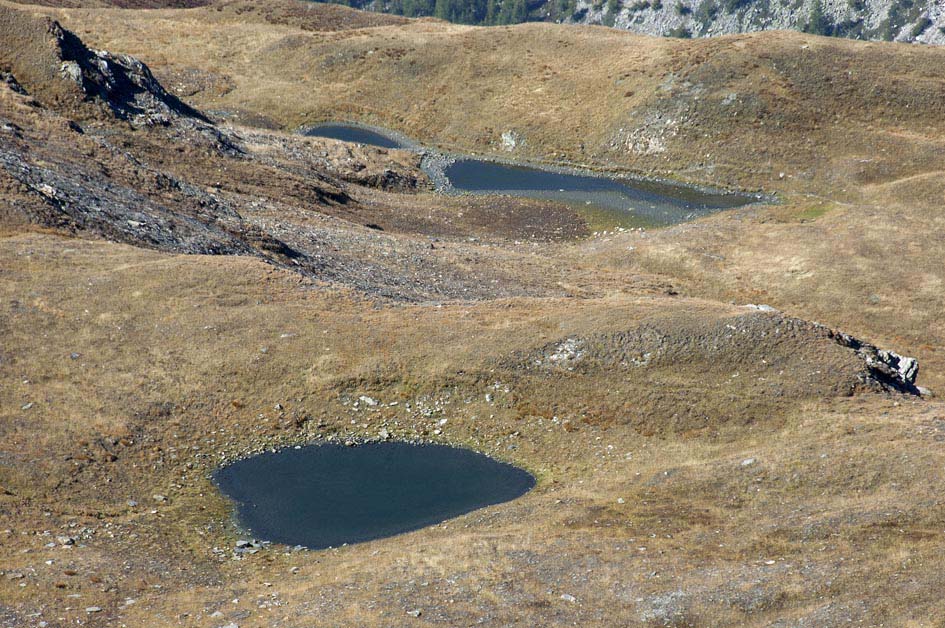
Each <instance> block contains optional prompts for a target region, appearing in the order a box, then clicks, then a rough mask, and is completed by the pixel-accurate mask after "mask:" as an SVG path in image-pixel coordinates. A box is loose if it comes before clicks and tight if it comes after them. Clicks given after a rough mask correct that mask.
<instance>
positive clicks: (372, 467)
mask: <svg viewBox="0 0 945 628" xmlns="http://www.w3.org/2000/svg"><path fill="white" fill-rule="evenodd" d="M214 481H215V482H216V483H217V485H218V486H219V487H220V489H221V490H222V491H223V493H224V494H225V495H227V496H228V497H229V498H230V499H232V500H233V501H234V502H235V503H236V507H237V515H238V518H239V521H240V523H241V525H242V526H243V527H245V528H247V529H248V530H249V531H250V532H252V533H253V534H254V535H256V536H257V537H258V538H260V539H264V540H267V541H272V542H276V543H285V544H287V545H303V546H305V547H309V548H312V549H321V548H325V547H337V546H339V545H342V544H344V543H358V542H361V541H369V540H371V539H378V538H382V537H387V536H393V535H395V534H400V533H402V532H407V531H410V530H416V529H418V528H422V527H424V526H428V525H432V524H436V523H440V522H442V521H444V520H445V519H449V518H451V517H456V516H458V515H461V514H464V513H467V512H470V511H472V510H476V509H477V508H482V507H484V506H489V505H492V504H498V503H501V502H506V501H509V500H512V499H515V498H516V497H519V496H520V495H523V494H525V493H526V492H528V491H529V490H530V489H531V488H532V487H533V486H534V485H535V479H534V478H533V477H532V476H531V475H530V474H529V473H527V472H525V471H523V470H522V469H519V468H517V467H513V466H512V465H509V464H505V463H502V462H498V461H496V460H493V459H492V458H489V457H487V456H484V455H482V454H479V453H476V452H474V451H470V450H468V449H458V448H455V447H447V446H443V445H412V444H409V443H368V444H364V445H359V446H356V447H345V446H343V445H310V446H306V447H302V448H300V449H283V450H281V451H277V452H274V453H264V454H260V455H257V456H253V457H251V458H247V459H245V460H240V461H238V462H235V463H233V464H231V465H228V466H226V467H223V468H221V469H219V470H218V471H217V472H216V473H215V474H214Z"/></svg>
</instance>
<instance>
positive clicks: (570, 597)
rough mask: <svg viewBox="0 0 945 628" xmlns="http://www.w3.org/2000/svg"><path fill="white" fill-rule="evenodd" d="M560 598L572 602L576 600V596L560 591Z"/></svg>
mask: <svg viewBox="0 0 945 628" xmlns="http://www.w3.org/2000/svg"><path fill="white" fill-rule="evenodd" d="M561 599H562V600H564V601H565V602H572V603H574V602H577V598H576V597H574V596H573V595H571V594H570V593H562V594H561Z"/></svg>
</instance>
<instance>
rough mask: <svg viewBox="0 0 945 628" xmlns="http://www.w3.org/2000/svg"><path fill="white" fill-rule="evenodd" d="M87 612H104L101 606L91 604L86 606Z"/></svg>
mask: <svg viewBox="0 0 945 628" xmlns="http://www.w3.org/2000/svg"><path fill="white" fill-rule="evenodd" d="M85 612H86V613H101V612H102V607H101V606H89V607H86V609H85Z"/></svg>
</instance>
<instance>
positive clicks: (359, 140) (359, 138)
mask: <svg viewBox="0 0 945 628" xmlns="http://www.w3.org/2000/svg"><path fill="white" fill-rule="evenodd" d="M303 134H304V135H308V136H311V137H327V138H329V139H333V140H341V141H342V142H353V143H355V144H370V145H371V146H380V147H381V148H406V145H405V144H404V143H403V142H399V141H398V140H396V139H394V138H393V137H389V136H387V135H384V134H383V133H380V132H378V131H372V130H370V129H366V128H364V127H359V126H354V125H351V124H333V123H328V124H319V125H317V126H313V127H309V128H307V129H305V130H304V131H303Z"/></svg>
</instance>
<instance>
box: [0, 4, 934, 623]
mask: <svg viewBox="0 0 945 628" xmlns="http://www.w3.org/2000/svg"><path fill="white" fill-rule="evenodd" d="M11 6H12V5H2V7H0V9H2V11H0V24H6V25H10V29H7V28H4V29H2V30H0V35H2V37H3V38H4V39H3V40H2V41H0V72H10V73H11V75H10V76H6V75H5V76H4V81H3V82H0V338H2V342H0V441H2V443H3V445H2V446H0V570H2V571H3V576H2V577H0V625H4V626H5V625H10V626H19V625H30V624H32V623H38V622H39V621H46V622H48V624H49V625H65V624H73V623H76V622H84V623H86V624H91V625H119V624H125V625H135V626H137V625H186V626H212V627H217V626H221V625H225V624H227V623H229V622H234V623H237V624H238V625H239V626H241V627H245V626H268V625H286V626H311V625H322V624H324V625H377V626H388V625H405V624H408V623H417V624H418V625H419V624H424V623H439V624H442V625H471V624H474V623H486V624H492V625H572V624H575V623H577V624H579V625H652V626H666V625H677V626H682V625H752V626H754V625H757V626H760V625H769V624H777V623H779V622H780V623H782V624H795V623H796V624H803V623H806V624H811V625H837V624H841V623H843V624H846V623H849V622H860V623H864V624H880V623H885V624H887V625H916V626H920V625H932V624H934V622H935V621H936V618H937V617H940V616H942V614H943V612H945V608H943V602H942V600H941V596H940V595H938V591H939V590H940V589H941V587H942V585H943V577H942V559H941V557H942V555H943V552H942V550H943V542H945V536H943V530H945V508H943V505H942V500H941V497H940V495H939V493H940V491H939V488H938V484H939V481H945V477H943V473H945V471H943V470H945V460H943V453H942V447H941V444H942V441H943V439H945V406H943V404H942V403H941V402H940V401H938V400H937V399H935V398H928V397H924V398H923V397H918V396H915V395H911V394H903V393H900V392H896V391H895V390H894V389H892V388H891V387H890V386H889V382H888V381H884V380H883V379H882V378H881V377H880V376H879V375H878V372H877V370H876V367H875V365H870V363H869V362H868V361H866V359H865V358H864V355H863V354H862V353H859V354H858V353H857V352H856V351H854V350H853V349H852V348H851V347H850V346H847V345H846V344H844V343H843V342H838V340H842V338H838V336H837V335H836V334H834V333H833V332H831V331H830V330H829V329H828V328H826V327H822V326H818V325H814V324H812V323H809V322H807V321H808V320H818V321H820V322H821V323H824V324H826V325H828V326H829V327H832V328H839V329H842V330H843V331H846V332H851V333H854V334H855V335H857V336H859V337H861V338H863V339H865V340H868V341H870V342H874V343H876V344H878V345H880V346H882V347H884V348H887V349H892V350H895V351H898V352H899V353H903V354H906V355H915V356H917V357H918V358H920V362H921V364H922V370H921V373H920V376H919V380H918V383H919V384H920V385H922V386H927V387H930V388H932V389H933V390H937V389H940V388H943V387H945V370H943V367H945V354H943V346H945V318H943V317H942V315H941V312H942V311H945V296H943V295H945V291H943V280H945V277H943V274H945V271H943V265H942V264H941V259H943V256H945V237H943V236H942V233H943V229H945V225H943V224H942V221H943V218H942V214H941V210H940V207H941V204H942V202H943V201H945V187H943V183H942V180H941V177H940V176H939V175H940V173H941V171H942V170H943V169H945V166H943V163H942V155H943V151H942V149H943V142H945V139H943V137H945V136H943V133H942V132H943V129H942V124H943V120H945V117H943V115H942V113H943V112H942V110H941V108H942V106H943V104H942V100H941V98H940V96H941V93H942V86H943V82H945V77H943V76H942V72H943V70H942V68H943V67H945V64H942V63H941V61H942V60H943V59H942V56H943V54H945V53H943V52H942V51H939V50H936V49H931V48H923V49H918V48H911V47H907V46H899V45H878V44H862V43H855V42H844V41H834V40H824V39H820V38H816V37H810V36H806V35H798V34H787V33H768V34H759V35H752V36H744V37H732V38H722V39H718V40H711V41H699V42H682V41H665V40H648V39H645V38H640V37H634V36H631V35H627V34H622V33H615V32H612V31H607V30H601V29H589V28H568V27H556V26H553V25H525V26H520V27H515V28H510V29H505V28H502V29H471V28H466V27H458V26H453V25H447V24H442V23H438V22H433V21H420V22H415V21H409V22H401V21H398V20H394V19H389V18H385V17H383V16H375V15H370V16H364V15H362V14H359V13H355V12H350V11H348V10H346V9H344V8H340V7H332V8H330V9H329V8H324V7H313V8H311V9H308V8H306V9H304V10H303V9H302V8H301V7H302V6H304V5H299V4H294V3H288V2H281V3H270V4H269V5H267V6H266V7H265V8H257V7H255V6H254V5H250V4H248V3H239V2H228V3H223V4H219V5H211V6H208V7H204V8H197V9H192V10H187V11H181V10H161V11H129V10H121V11H119V10H117V9H74V10H73V9H70V10H51V9H43V8H37V7H31V8H30V9H29V12H40V13H44V12H45V13H47V14H48V15H53V16H55V19H57V20H61V21H62V23H63V24H64V25H65V26H67V27H68V28H71V29H74V30H75V31H76V32H77V33H80V34H81V35H82V38H83V40H85V41H86V43H89V44H90V45H93V46H94V47H96V48H106V49H108V50H109V51H111V52H112V53H116V52H118V51H121V52H130V53H134V54H136V55H139V56H140V57H141V58H142V59H143V60H145V61H147V62H148V63H149V65H151V66H152V69H153V70H154V72H155V75H156V76H158V77H159V78H163V79H165V83H166V87H167V88H168V89H169V90H172V91H173V90H175V89H177V90H178V92H177V95H178V96H179V97H181V98H183V99H185V100H186V101H187V105H190V106H198V107H199V108H200V109H202V110H208V111H211V112H216V113H213V114H212V115H214V116H219V117H221V118H226V117H228V116H229V114H231V113H235V114H238V116H239V117H236V119H238V120H243V121H246V120H259V121H267V122H266V126H267V127H274V126H284V127H285V128H288V129H291V128H293V127H294V126H295V125H298V124H301V123H303V122H315V121H318V120H324V119H341V118H350V119H357V120H360V121H363V122H372V123H379V124H383V125H386V126H389V127H392V128H395V129H397V130H400V131H402V132H405V133H407V134H409V135H411V136H413V137H415V138H417V139H419V140H422V141H426V142H430V143H433V144H437V145H440V146H446V147H456V148H462V149H464V150H473V151H476V150H478V151H490V150H497V146H498V144H497V142H498V136H499V134H501V133H502V132H503V131H505V130H515V131H516V132H518V133H519V134H520V136H521V137H522V138H524V143H522V144H520V146H521V148H519V149H518V150H519V152H518V153H516V154H517V155H518V156H523V157H529V158H535V159H542V160H548V161H554V160H567V161H569V162H573V163H587V164H590V165H593V166H595V167H600V168H608V169H615V170H620V169H634V170H636V171H639V172H641V173H649V174H663V175H667V176H672V177H675V178H681V179H689V180H694V181H698V182H702V183H710V184H723V185H737V186H739V187H744V188H748V189H759V188H760V189H764V190H767V191H771V192H778V193H780V194H781V196H782V198H783V202H781V203H779V204H769V205H761V206H755V207H749V208H744V209H737V210H732V211H729V212H724V213H722V214H719V215H715V216H712V217H709V218H705V219H701V220H699V221H696V222H692V223H686V224H683V225H678V226H675V227H672V228H667V229H662V230H658V231H636V232H632V233H618V234H598V235H596V236H590V235H589V234H588V232H587V226H586V225H585V224H584V223H583V221H582V220H581V219H580V217H579V216H578V215H576V214H575V213H573V212H571V211H567V210H565V209H564V208H561V207H556V206H552V205H549V204H546V203H538V202H531V201H510V200H509V199H501V198H485V197H477V198H463V197H441V196H438V195H436V194H433V193H432V192H430V191H429V187H428V182H427V181H426V179H425V177H424V176H423V174H422V173H421V172H420V171H419V170H418V168H417V158H416V156H415V155H414V154H412V153H407V152H401V151H386V150H377V149H372V148H370V147H358V146H347V145H343V144H340V143H337V142H332V141H330V140H319V139H315V138H302V137H298V136H292V135H288V134H285V133H282V132H279V131H277V130H273V129H272V128H247V127H242V126H239V125H236V124H223V123H219V124H210V123H209V122H207V121H206V120H205V119H203V118H202V116H201V114H199V113H198V112H196V111H192V110H190V109H189V106H184V107H177V105H176V104H175V103H174V102H173V101H171V100H169V99H168V98H165V95H164V94H163V92H162V91H155V90H157V88H156V87H155V86H154V85H152V84H151V83H148V82H147V81H144V79H141V77H145V78H147V76H149V74H147V73H146V72H144V70H140V69H135V67H136V66H134V65H133V64H131V63H130V62H128V61H127V60H125V61H122V64H123V65H121V68H124V70H120V71H122V72H130V73H131V74H128V76H132V77H138V79H141V81H143V82H141V81H139V82H141V84H140V85H138V83H134V81H132V83H134V84H135V85H138V87H137V88H136V89H137V91H134V90H132V91H131V92H127V93H126V92H124V91H122V92H120V93H121V94H123V96H122V98H124V99H125V101H127V102H126V104H127V103H130V105H129V106H131V105H134V107H136V109H133V111H134V112H137V113H135V114H134V115H126V112H127V111H132V110H131V109H127V108H125V109H121V108H116V107H114V106H112V104H113V103H112V104H110V102H111V101H110V99H111V98H113V96H114V95H115V94H116V93H119V92H116V91H115V90H109V89H99V87H101V85H102V84H101V83H96V82H95V81H94V80H93V79H95V78H96V76H94V71H93V70H94V68H92V67H91V66H89V67H88V68H86V71H87V74H88V73H91V74H88V77H87V78H88V79H89V81H90V82H89V81H87V82H85V83H82V84H76V83H75V82H72V83H70V82H69V81H68V80H66V79H65V78H64V77H63V75H62V73H61V72H60V69H61V64H62V62H63V60H64V57H63V53H62V52H61V50H59V51H58V52H57V50H58V49H57V48H56V45H57V42H60V41H61V38H60V37H59V36H56V35H55V32H56V31H55V28H54V24H52V23H51V22H50V21H48V20H47V19H45V17H26V16H25V14H22V13H17V12H15V10H14V9H12V8H11ZM16 11H19V9H16ZM374 20H380V21H374ZM14 26H15V29H14V28H13V27H14ZM51 33H52V34H51ZM24 46H25V47H24ZM25 51H29V53H28V54H27V53H26V52H25ZM83 54H86V53H83ZM110 58H111V57H110ZM114 58H116V59H117V58H118V57H114ZM116 71H119V68H117V67H116ZM99 78H100V77H99ZM178 79H179V80H178ZM96 85H98V86H99V87H95V86H96ZM142 86H143V87H142ZM181 86H183V87H181ZM184 88H186V89H184ZM70 90H71V91H70ZM24 92H26V93H24ZM129 94H130V95H129ZM733 94H734V96H733ZM126 96H127V98H126ZM125 101H123V102H125ZM180 104H181V105H183V103H180ZM123 112H124V113H123ZM224 114H226V115H224ZM621 129H622V130H621ZM513 156H514V155H513ZM782 172H783V173H784V175H783V177H782V176H781V173H782ZM367 225H371V227H368V226H367ZM749 303H754V304H759V303H766V304H770V305H773V306H776V307H778V308H779V309H781V310H783V313H782V312H772V311H768V310H766V309H758V308H757V307H747V306H746V305H747V304H749ZM805 319H806V320H805ZM362 394H366V395H370V396H371V397H373V398H375V399H377V400H379V401H380V404H379V405H378V406H377V407H373V408H360V409H358V408H355V407H354V405H353V403H352V400H354V399H357V398H358V396H359V395H362ZM392 402H397V403H396V404H394V403H392ZM408 402H409V406H408ZM441 419H446V423H445V424H443V425H441V424H440V420H441ZM381 429H384V430H386V431H387V432H389V433H390V434H391V435H392V436H393V437H394V438H423V439H432V440H439V441H442V442H452V443H456V444H462V445H468V446H471V447H474V448H476V449H478V450H480V451H483V452H486V453H489V454H491V455H494V456H497V457H499V458H502V459H505V460H509V461H512V462H515V463H517V464H520V465H523V466H525V467H526V468H528V469H529V470H531V471H532V472H533V473H535V475H536V476H537V477H538V479H539V483H538V486H537V487H536V488H535V490H533V491H532V492H531V493H529V494H528V495H526V496H524V497H523V498H521V499H519V500H516V501H514V502H511V503H508V504H504V505H500V506H495V507H491V508H488V509H484V510H481V511H477V512H474V513H471V514H469V515H466V516H464V517H461V518H458V519H455V520H451V521H448V522H446V523H444V524H442V525H439V526H433V527H430V528H427V529H424V530H420V531H417V532H414V533H410V534H408V535H404V536H401V537H395V538H391V539H386V540H380V541H374V542H370V543H365V544H360V545H355V546H350V547H343V548H339V549H336V550H329V551H322V552H293V551H290V550H289V548H283V547H272V548H268V549H265V550H263V551H261V552H259V553H257V554H251V555H245V556H244V557H243V558H242V559H241V560H235V559H234V555H233V552H232V548H233V544H234V542H235V540H236V539H237V538H239V536H238V535H239V531H238V530H237V529H236V528H235V526H234V524H233V522H232V521H231V519H230V518H229V510H228V506H227V504H226V502H225V501H224V500H223V499H222V498H221V497H220V496H219V495H218V494H217V492H216V490H215V489H214V487H213V485H212V484H211V483H210V481H209V479H208V474H209V472H210V471H211V470H212V469H214V468H215V467H216V466H217V465H218V464H220V463H221V462H224V461H225V460H228V459H232V458H233V457H235V456H240V455H245V454H247V453H249V452H252V451H259V450H260V449H262V448H268V447H276V446H281V445H293V444H296V443H302V442H309V441H323V440H326V439H329V438H331V439H336V440H342V441H344V440H347V439H362V438H377V437H378V435H379V433H380V430H381ZM154 495H160V496H163V497H164V499H161V500H157V499H155V498H153V496H154ZM60 537H62V538H60ZM76 596H78V597H76ZM87 609H99V610H91V611H89V610H87ZM416 610H420V611H421V614H420V615H419V617H415V616H414V615H411V614H408V612H412V611H416Z"/></svg>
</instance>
